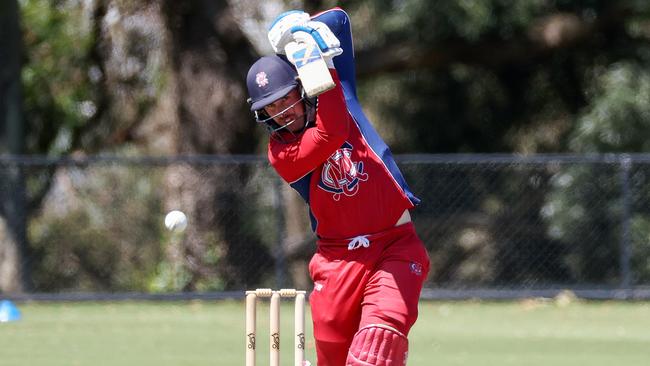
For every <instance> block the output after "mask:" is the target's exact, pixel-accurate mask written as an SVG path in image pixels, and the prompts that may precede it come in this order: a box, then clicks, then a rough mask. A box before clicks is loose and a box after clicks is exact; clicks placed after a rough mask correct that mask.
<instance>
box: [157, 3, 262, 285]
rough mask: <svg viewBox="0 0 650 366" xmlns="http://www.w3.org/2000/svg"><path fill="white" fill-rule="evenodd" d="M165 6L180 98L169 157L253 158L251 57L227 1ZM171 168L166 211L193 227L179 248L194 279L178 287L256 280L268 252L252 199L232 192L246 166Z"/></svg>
mask: <svg viewBox="0 0 650 366" xmlns="http://www.w3.org/2000/svg"><path fill="white" fill-rule="evenodd" d="M165 4H166V5H165V8H166V10H165V11H164V13H165V16H166V19H167V24H168V26H167V28H168V29H169V31H170V37H171V50H170V55H172V56H171V57H172V69H173V74H174V79H175V83H176V93H177V98H178V99H177V100H178V105H177V113H176V114H177V116H178V129H177V132H178V134H177V136H176V151H175V152H176V153H178V154H247V153H253V152H254V151H255V147H256V146H257V145H258V144H257V141H256V136H257V135H256V134H255V130H254V128H255V123H253V122H252V120H251V116H250V111H248V108H247V104H246V99H247V92H246V87H245V78H246V73H247V71H248V65H251V64H252V63H253V62H254V61H255V59H256V57H257V54H256V52H255V51H254V49H253V46H252V45H251V43H250V42H249V40H248V39H247V37H246V36H245V35H244V34H243V32H242V31H241V29H240V28H239V25H238V24H237V22H236V21H235V18H234V17H233V14H232V12H231V9H230V7H229V4H228V1H225V0H221V1H214V0H196V1H191V0H182V1H167V2H166V3H165ZM174 169H175V170H174V171H170V172H169V174H168V178H169V179H168V182H169V183H170V184H169V185H168V188H169V194H168V197H169V202H168V203H167V207H168V208H172V207H177V208H180V209H182V210H184V211H185V212H186V213H188V214H189V218H190V220H191V222H192V225H190V227H189V228H188V231H187V233H186V236H185V238H184V241H183V243H182V244H181V246H182V248H181V249H180V251H181V252H182V253H183V256H184V258H185V259H184V262H185V263H184V265H185V266H190V267H191V268H190V269H191V270H190V271H189V272H190V276H192V278H191V279H190V280H189V281H188V283H187V284H186V285H185V286H184V288H183V290H196V289H197V287H198V288H200V287H201V285H200V283H201V281H202V280H203V279H206V278H209V277H213V276H214V275H215V274H217V275H218V276H219V277H220V278H221V279H222V281H223V284H222V286H223V288H224V289H232V288H242V286H243V285H246V284H249V283H250V284H252V283H257V282H258V281H259V279H260V277H261V275H262V274H263V272H264V271H266V270H268V269H269V266H270V264H271V263H272V260H271V258H270V256H271V254H270V252H269V249H268V248H266V247H264V246H263V245H262V244H261V241H260V239H259V237H258V234H257V233H255V232H253V231H252V230H250V226H251V225H250V223H249V222H247V220H246V219H247V218H248V217H247V216H246V210H247V209H250V205H251V204H253V203H251V201H250V200H251V197H250V196H247V193H246V192H245V191H244V190H243V189H238V188H242V187H233V186H234V184H233V183H236V182H238V181H246V180H247V179H248V176H249V175H250V173H251V171H250V169H251V168H248V167H245V166H237V165H232V164H222V165H218V166H216V167H212V168H211V169H210V170H209V171H208V170H206V169H205V167H202V166H200V165H192V166H181V167H177V168H174ZM234 178H236V179H234ZM200 233H201V234H200ZM210 253H219V254H218V255H219V256H220V257H219V258H217V259H215V258H214V255H211V254H210ZM210 258H212V259H210ZM252 269H255V270H252ZM215 272H216V273H215Z"/></svg>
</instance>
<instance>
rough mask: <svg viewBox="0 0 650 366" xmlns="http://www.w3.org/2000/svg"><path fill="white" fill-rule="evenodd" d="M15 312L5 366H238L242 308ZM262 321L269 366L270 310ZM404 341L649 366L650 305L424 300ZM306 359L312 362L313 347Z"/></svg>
mask: <svg viewBox="0 0 650 366" xmlns="http://www.w3.org/2000/svg"><path fill="white" fill-rule="evenodd" d="M17 305H18V307H19V308H20V310H21V312H22V315H23V318H22V319H21V320H19V321H16V322H10V323H0V365H2V366H23V365H24V366H28V365H29V366H39V365H52V366H55V365H61V366H74V365H93V366H101V365H119V366H121V365H125V366H126V365H137V366H145V365H151V366H165V365H174V366H181V365H188V366H189V365H193V366H199V365H206V366H207V365H243V359H244V335H243V333H244V331H243V329H244V311H243V302H237V301H223V302H164V303H156V302H121V303H19V304H17ZM282 311H283V313H282V316H283V317H284V319H286V320H288V323H285V324H284V325H285V326H286V327H285V328H283V331H284V334H285V337H283V342H284V343H283V346H284V347H283V348H284V350H283V355H282V357H283V362H282V364H283V365H290V364H291V362H292V356H293V354H292V353H290V352H291V351H292V350H291V344H290V342H292V340H291V339H290V338H287V336H288V335H289V334H290V333H291V330H292V324H291V323H292V321H293V314H292V308H291V307H290V306H289V305H288V304H287V305H286V306H285V307H283V309H282ZM258 318H259V320H258V323H259V324H258V334H259V335H258V346H259V349H258V351H259V352H258V365H265V364H268V345H267V344H266V338H265V337H264V336H263V335H265V334H267V333H266V332H267V329H268V319H267V318H268V308H267V307H260V308H258ZM309 322H310V320H308V323H309ZM308 332H309V334H311V328H309V329H308ZM410 338H411V348H410V352H409V353H410V358H409V365H410V366H425V365H426V366H432V365H436V366H438V365H472V366H474V365H528V366H531V365H540V366H541V365H544V366H548V365H554V366H560V365H567V366H568V365H571V366H575V365H582V366H596V365H608V366H610V365H626V366H634V365H638V366H647V365H650V303H638V302H636V303H635V302H631V303H625V302H573V303H571V304H569V305H566V306H558V305H557V304H555V303H554V302H550V301H523V302H499V303H495V302H423V303H421V306H420V319H419V321H418V323H417V324H416V326H415V327H414V328H413V330H412V332H411V337H410ZM308 339H309V338H308ZM307 351H308V357H309V359H310V360H312V362H313V360H314V346H313V341H308V344H307Z"/></svg>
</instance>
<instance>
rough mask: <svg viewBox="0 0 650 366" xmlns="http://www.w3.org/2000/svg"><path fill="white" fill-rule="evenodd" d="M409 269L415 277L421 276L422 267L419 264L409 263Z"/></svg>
mask: <svg viewBox="0 0 650 366" xmlns="http://www.w3.org/2000/svg"><path fill="white" fill-rule="evenodd" d="M409 267H410V268H411V273H413V274H414V275H416V276H422V265H421V264H420V263H417V262H411V264H409Z"/></svg>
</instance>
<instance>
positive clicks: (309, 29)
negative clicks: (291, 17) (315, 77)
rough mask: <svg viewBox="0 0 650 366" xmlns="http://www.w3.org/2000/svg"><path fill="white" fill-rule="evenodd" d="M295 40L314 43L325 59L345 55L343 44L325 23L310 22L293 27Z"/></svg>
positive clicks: (292, 31)
mask: <svg viewBox="0 0 650 366" xmlns="http://www.w3.org/2000/svg"><path fill="white" fill-rule="evenodd" d="M291 33H292V34H293V38H294V39H295V40H296V41H297V42H314V43H316V45H317V46H318V48H319V49H320V51H321V54H322V55H323V57H325V58H328V59H332V58H333V57H335V56H338V55H340V54H342V53H343V49H342V48H341V42H340V41H339V39H338V38H336V36H335V35H334V33H333V32H332V31H331V30H330V28H329V27H328V26H327V24H325V23H323V22H317V21H310V22H307V23H306V24H301V25H295V26H293V27H291Z"/></svg>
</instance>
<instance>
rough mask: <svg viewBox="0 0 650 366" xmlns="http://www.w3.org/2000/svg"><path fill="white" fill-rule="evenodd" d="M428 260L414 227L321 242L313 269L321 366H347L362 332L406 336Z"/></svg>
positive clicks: (312, 301)
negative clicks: (380, 328) (375, 328)
mask: <svg viewBox="0 0 650 366" xmlns="http://www.w3.org/2000/svg"><path fill="white" fill-rule="evenodd" d="M428 272H429V257H428V254H427V251H426V249H425V247H424V245H423V244H422V241H421V240H420V239H419V238H418V236H417V234H416V232H415V228H414V226H413V224H412V223H410V222H409V223H406V224H404V225H400V226H397V227H394V228H391V229H388V230H386V231H383V232H380V233H377V234H371V235H367V236H364V237H357V238H354V239H350V240H336V241H334V240H319V241H318V249H317V251H316V254H314V257H313V258H312V259H311V261H310V263H309V273H310V275H311V278H312V280H313V281H314V290H313V291H312V292H311V294H310V296H309V303H310V306H311V311H312V319H313V322H314V338H315V339H316V352H317V355H318V366H344V365H345V359H346V357H347V353H348V349H349V347H350V344H351V343H352V339H353V337H354V335H355V333H356V332H357V330H359V328H361V327H364V326H366V325H370V324H384V325H388V326H390V327H393V328H395V329H397V330H399V331H400V332H402V333H403V334H405V335H408V333H409V330H410V329H411V327H412V326H413V324H414V323H415V320H416V319H417V315H418V307H417V306H418V300H419V297H420V292H421V290H422V285H423V283H424V280H425V279H426V276H427V274H428Z"/></svg>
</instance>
